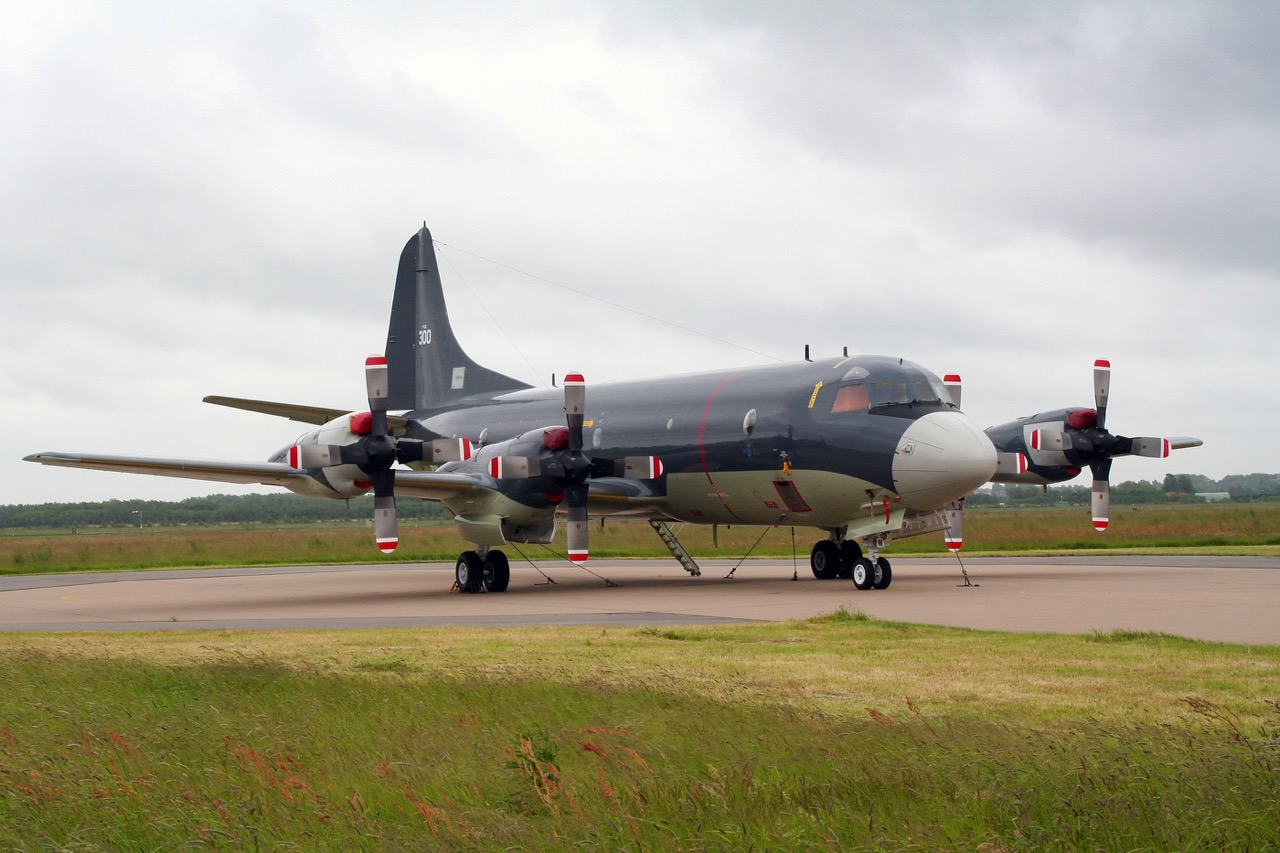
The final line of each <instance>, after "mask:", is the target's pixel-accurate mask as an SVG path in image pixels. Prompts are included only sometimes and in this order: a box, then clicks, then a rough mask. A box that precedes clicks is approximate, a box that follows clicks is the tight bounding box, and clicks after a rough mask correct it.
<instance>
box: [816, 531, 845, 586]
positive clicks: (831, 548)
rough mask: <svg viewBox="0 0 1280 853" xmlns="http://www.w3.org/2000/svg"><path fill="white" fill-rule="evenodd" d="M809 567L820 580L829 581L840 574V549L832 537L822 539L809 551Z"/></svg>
mask: <svg viewBox="0 0 1280 853" xmlns="http://www.w3.org/2000/svg"><path fill="white" fill-rule="evenodd" d="M809 568H810V569H812V570H813V576H814V577H815V578H817V579H818V580H820V581H829V580H831V579H832V578H834V577H838V576H839V574H840V549H839V548H837V547H836V543H834V542H832V541H831V540H830V539H822V540H820V541H819V542H818V544H816V545H814V546H813V551H811V552H810V553H809Z"/></svg>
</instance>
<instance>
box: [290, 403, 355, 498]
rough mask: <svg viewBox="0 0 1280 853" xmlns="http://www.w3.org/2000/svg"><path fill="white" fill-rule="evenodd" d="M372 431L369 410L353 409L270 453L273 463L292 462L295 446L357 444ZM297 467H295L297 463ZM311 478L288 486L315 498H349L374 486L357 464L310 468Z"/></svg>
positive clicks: (294, 490) (308, 472) (308, 469)
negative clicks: (355, 410)
mask: <svg viewBox="0 0 1280 853" xmlns="http://www.w3.org/2000/svg"><path fill="white" fill-rule="evenodd" d="M368 432H369V413H368V412H352V413H350V414H347V415H343V416H341V417H338V418H334V419H333V420H331V421H329V422H328V423H327V424H325V425H324V426H322V427H320V428H319V429H314V430H312V431H311V432H308V433H306V434H304V435H300V436H298V437H297V438H296V439H294V441H293V443H292V444H289V445H287V446H285V447H282V448H280V449H279V450H277V451H276V452H275V453H273V454H271V459H270V460H269V461H271V462H283V463H284V464H286V465H288V464H291V455H292V459H296V455H295V454H296V451H295V450H294V448H297V447H301V446H303V445H308V444H337V445H344V444H354V443H355V442H356V441H359V440H360V438H361V436H363V435H366V434H368ZM295 467H296V466H295ZM305 471H306V474H307V475H308V477H309V479H306V480H298V481H295V482H292V483H289V484H287V485H286V486H285V488H287V489H288V490H289V491H291V492H294V493H295V494H299V495H306V496H307V497H312V498H334V499H335V500H346V499H347V498H358V497H360V496H361V495H364V494H366V493H368V491H369V490H370V489H371V488H373V484H372V483H370V482H369V477H368V475H367V474H365V472H363V471H361V470H360V469H359V468H358V467H357V466H355V465H336V466H334V467H332V468H307V469H305Z"/></svg>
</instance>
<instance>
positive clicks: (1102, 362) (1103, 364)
mask: <svg viewBox="0 0 1280 853" xmlns="http://www.w3.org/2000/svg"><path fill="white" fill-rule="evenodd" d="M1093 366H1094V367H1104V368H1106V369H1107V370H1110V369H1111V362H1109V361H1107V360H1106V359H1105V358H1100V359H1098V360H1097V361H1095V362H1094V363H1093Z"/></svg>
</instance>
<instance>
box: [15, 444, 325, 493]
mask: <svg viewBox="0 0 1280 853" xmlns="http://www.w3.org/2000/svg"><path fill="white" fill-rule="evenodd" d="M23 459H24V461H26V462H39V463H40V464H41V465H56V466H59V467H62V468H93V469H95V470H98V471H122V472H124V473H126V474H154V475H156V476H159V477H182V478H184V479H188V480H212V481H214V482H218V483H246V484H250V485H259V484H260V485H264V486H284V487H286V488H287V487H288V486H289V485H291V484H293V483H295V482H298V481H301V480H308V479H311V478H310V477H308V476H307V474H306V473H305V472H303V471H298V470H295V469H294V468H291V467H290V466H288V465H284V464H281V463H278V462H218V461H212V460H207V459H167V458H155V457H147V456H105V455H101V454H94V453H33V454H31V455H30V456H24V457H23Z"/></svg>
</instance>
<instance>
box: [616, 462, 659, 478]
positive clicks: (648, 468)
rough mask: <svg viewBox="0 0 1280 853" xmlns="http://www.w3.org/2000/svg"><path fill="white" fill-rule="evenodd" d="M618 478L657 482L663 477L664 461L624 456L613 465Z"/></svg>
mask: <svg viewBox="0 0 1280 853" xmlns="http://www.w3.org/2000/svg"><path fill="white" fill-rule="evenodd" d="M613 470H614V472H615V475H616V476H619V477H627V478H628V479H632V480H656V479H658V478H659V477H661V476H662V460H661V459H659V458H658V457H656V456H624V457H623V458H621V459H619V460H617V461H616V462H614V463H613Z"/></svg>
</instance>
